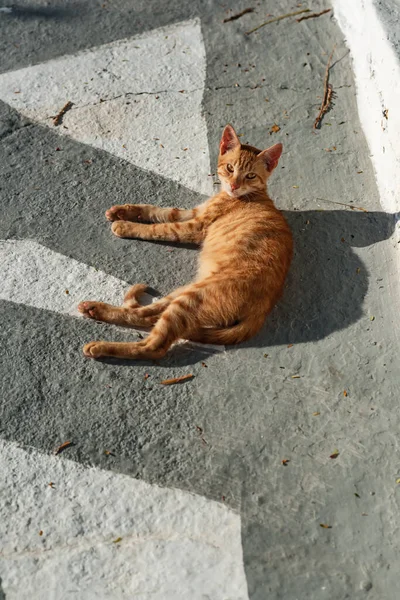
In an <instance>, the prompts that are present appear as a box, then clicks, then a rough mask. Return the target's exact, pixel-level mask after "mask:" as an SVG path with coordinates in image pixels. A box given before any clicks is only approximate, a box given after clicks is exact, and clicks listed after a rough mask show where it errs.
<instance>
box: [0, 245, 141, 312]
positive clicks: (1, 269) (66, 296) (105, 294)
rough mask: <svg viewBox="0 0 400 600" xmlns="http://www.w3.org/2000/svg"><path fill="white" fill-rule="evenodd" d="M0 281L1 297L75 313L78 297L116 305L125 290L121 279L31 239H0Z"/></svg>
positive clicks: (125, 286)
mask: <svg viewBox="0 0 400 600" xmlns="http://www.w3.org/2000/svg"><path fill="white" fill-rule="evenodd" d="M0 281H1V286H0V298H1V299H2V300H10V301H12V302H16V303H18V304H26V305H28V306H33V307H35V308H41V309H45V310H51V311H54V312H58V313H64V314H72V315H76V316H78V315H79V314H80V313H78V311H77V309H76V306H77V305H78V304H79V302H81V301H82V300H100V301H102V302H109V303H110V304H116V305H118V306H120V305H121V304H122V301H123V296H124V293H125V292H126V291H127V290H128V289H129V284H128V283H126V282H125V281H121V280H120V279H117V278H116V277H112V276H111V275H107V274H106V273H103V272H102V271H98V270H97V269H95V268H94V267H89V266H88V265H85V264H83V263H80V262H79V261H77V260H75V259H73V258H69V257H67V256H64V255H62V254H58V253H57V252H53V250H50V249H49V248H46V247H45V246H41V245H40V244H39V243H38V242H35V241H34V240H3V241H0ZM67 292H68V293H67Z"/></svg>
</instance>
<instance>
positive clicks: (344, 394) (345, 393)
mask: <svg viewBox="0 0 400 600" xmlns="http://www.w3.org/2000/svg"><path fill="white" fill-rule="evenodd" d="M347 395H348V394H347V390H344V392H343V396H344V397H345V398H347Z"/></svg>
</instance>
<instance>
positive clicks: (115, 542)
mask: <svg viewBox="0 0 400 600" xmlns="http://www.w3.org/2000/svg"><path fill="white" fill-rule="evenodd" d="M120 542H122V537H117V539H115V540H113V544H119V543H120Z"/></svg>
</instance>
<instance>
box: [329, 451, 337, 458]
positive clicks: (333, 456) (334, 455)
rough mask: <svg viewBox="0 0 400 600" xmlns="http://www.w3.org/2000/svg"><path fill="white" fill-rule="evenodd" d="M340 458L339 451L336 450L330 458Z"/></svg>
mask: <svg viewBox="0 0 400 600" xmlns="http://www.w3.org/2000/svg"><path fill="white" fill-rule="evenodd" d="M338 456H339V450H337V449H335V450H334V451H333V452H332V454H331V455H330V456H329V458H337V457H338Z"/></svg>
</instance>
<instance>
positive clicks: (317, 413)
mask: <svg viewBox="0 0 400 600" xmlns="http://www.w3.org/2000/svg"><path fill="white" fill-rule="evenodd" d="M320 414H321V413H320V412H313V414H312V416H313V417H319V415H320Z"/></svg>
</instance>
